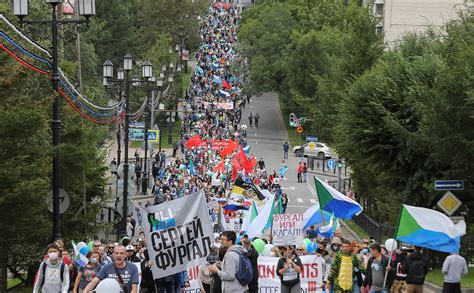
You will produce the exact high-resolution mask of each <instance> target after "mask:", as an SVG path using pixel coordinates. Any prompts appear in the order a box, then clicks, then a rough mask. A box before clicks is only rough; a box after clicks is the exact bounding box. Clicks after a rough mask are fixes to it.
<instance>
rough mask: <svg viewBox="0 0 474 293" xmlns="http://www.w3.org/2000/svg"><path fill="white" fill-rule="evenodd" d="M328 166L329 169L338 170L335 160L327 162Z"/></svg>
mask: <svg viewBox="0 0 474 293" xmlns="http://www.w3.org/2000/svg"><path fill="white" fill-rule="evenodd" d="M326 166H327V167H328V169H334V168H336V161H335V160H332V159H331V160H327V161H326Z"/></svg>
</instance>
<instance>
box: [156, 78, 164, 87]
mask: <svg viewBox="0 0 474 293" xmlns="http://www.w3.org/2000/svg"><path fill="white" fill-rule="evenodd" d="M156 86H157V87H160V88H161V87H163V80H162V79H158V80H157V81H156Z"/></svg>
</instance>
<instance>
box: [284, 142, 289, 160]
mask: <svg viewBox="0 0 474 293" xmlns="http://www.w3.org/2000/svg"><path fill="white" fill-rule="evenodd" d="M289 149H290V145H289V144H288V142H287V141H285V143H284V144H283V159H288V150H289Z"/></svg>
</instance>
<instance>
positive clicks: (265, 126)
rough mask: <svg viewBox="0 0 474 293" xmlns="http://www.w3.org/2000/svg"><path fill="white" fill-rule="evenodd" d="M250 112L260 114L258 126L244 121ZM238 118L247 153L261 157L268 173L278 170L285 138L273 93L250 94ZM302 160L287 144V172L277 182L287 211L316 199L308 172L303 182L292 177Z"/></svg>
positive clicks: (303, 208)
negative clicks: (243, 124)
mask: <svg viewBox="0 0 474 293" xmlns="http://www.w3.org/2000/svg"><path fill="white" fill-rule="evenodd" d="M250 113H253V115H255V114H256V113H258V115H259V116H260V119H259V125H258V126H259V127H258V128H255V125H254V126H253V127H250V126H249V125H248V116H249V115H250ZM242 120H243V121H245V122H246V124H247V125H248V129H247V142H248V143H249V144H250V145H251V146H252V147H251V153H253V154H254V155H255V156H256V157H257V159H260V158H263V160H264V161H265V168H266V169H267V173H271V172H272V171H273V170H275V171H276V172H277V173H278V170H279V169H280V166H281V163H282V160H283V144H284V143H285V141H288V135H287V132H286V129H285V125H284V122H283V116H282V113H281V111H280V107H279V103H278V96H277V94H276V93H265V94H263V95H262V96H258V97H252V98H251V101H250V105H249V104H247V105H246V107H245V109H244V111H243V115H242ZM292 147H293V146H292ZM302 160H303V162H305V161H306V159H302V158H299V157H296V156H295V155H294V154H293V153H292V152H291V148H290V152H289V153H288V159H285V162H286V164H287V165H288V172H287V173H286V175H285V177H286V178H285V179H284V180H283V181H282V182H281V185H282V188H283V192H286V194H287V195H288V198H289V203H288V208H287V212H288V213H304V212H305V211H306V210H307V209H308V208H309V207H310V206H312V205H313V204H315V203H316V202H317V199H316V197H315V194H314V192H313V191H314V184H313V183H312V182H313V179H312V176H313V175H310V174H309V173H308V182H307V183H298V180H297V178H296V173H297V172H296V171H297V168H298V163H299V162H300V161H302ZM317 176H318V177H319V178H320V179H322V180H325V179H328V180H331V179H330V178H329V177H328V176H324V175H317Z"/></svg>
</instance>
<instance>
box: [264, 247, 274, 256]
mask: <svg viewBox="0 0 474 293" xmlns="http://www.w3.org/2000/svg"><path fill="white" fill-rule="evenodd" d="M272 249H273V245H272V244H265V247H264V248H263V252H262V256H273V252H272Z"/></svg>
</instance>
